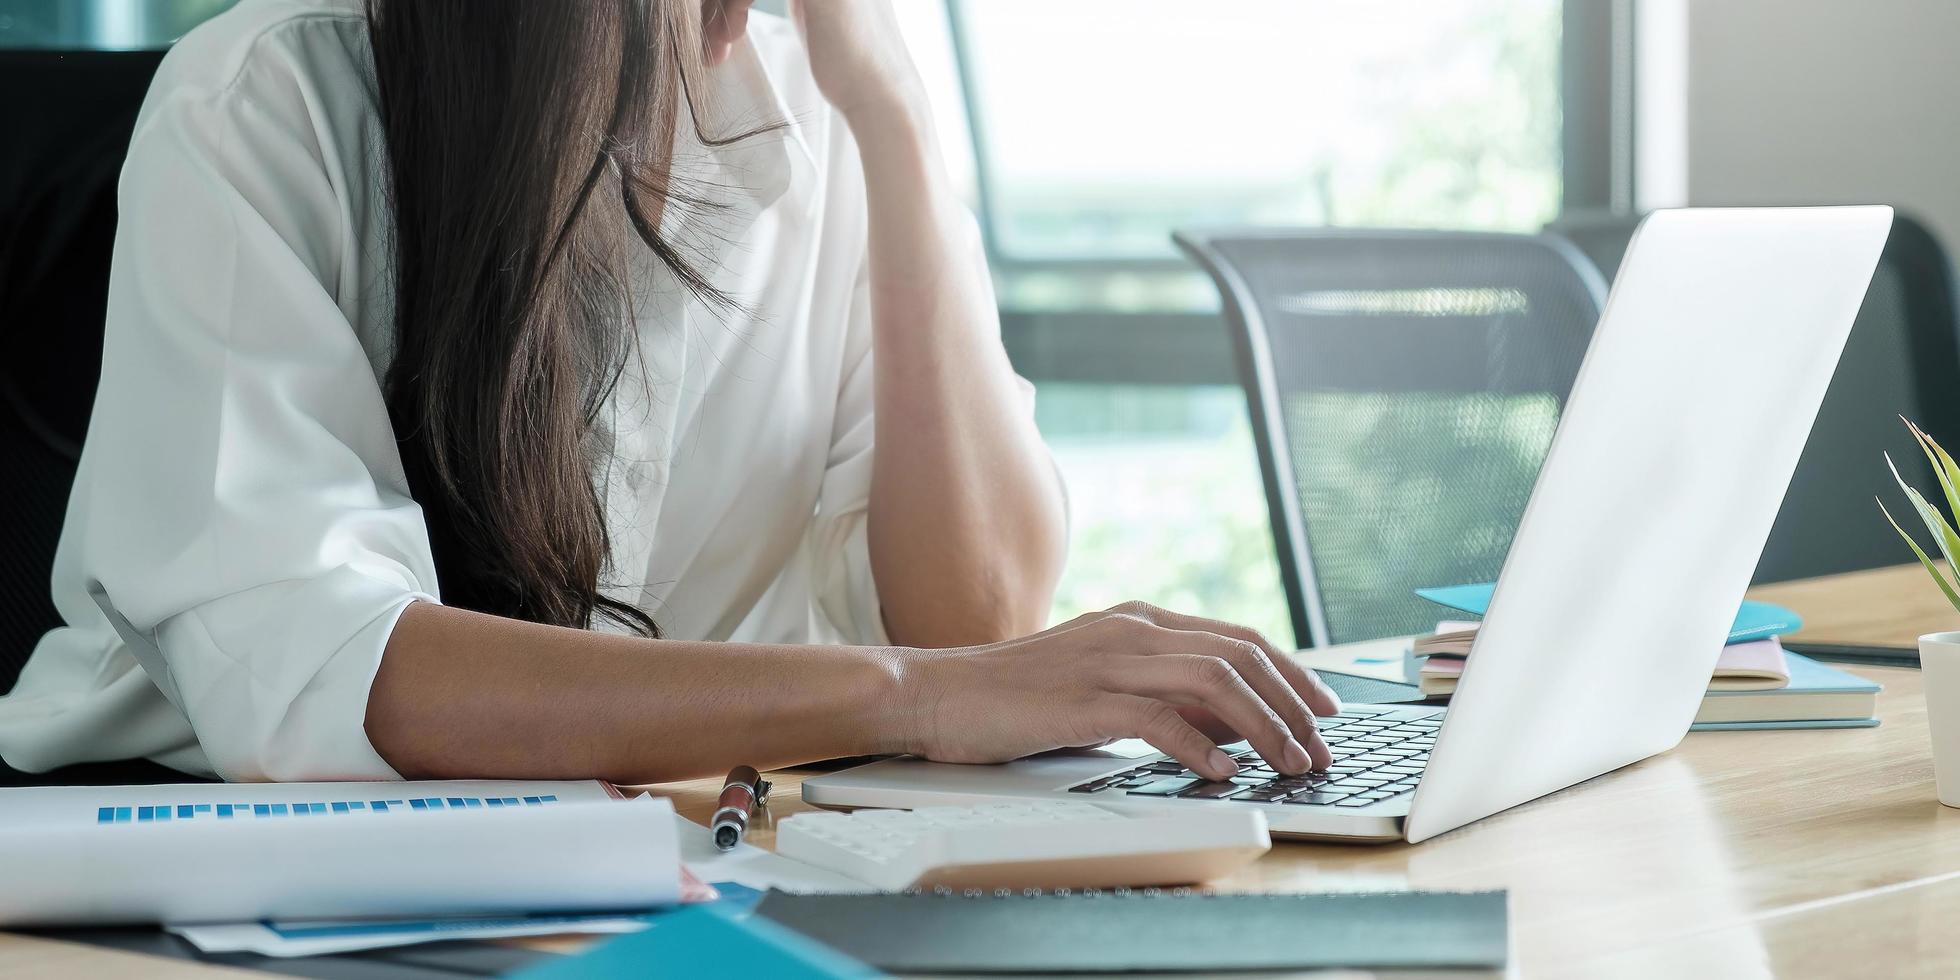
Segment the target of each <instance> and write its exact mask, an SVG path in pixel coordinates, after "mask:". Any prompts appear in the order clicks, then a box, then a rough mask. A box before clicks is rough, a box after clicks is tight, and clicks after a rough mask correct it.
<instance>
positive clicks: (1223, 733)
mask: <svg viewBox="0 0 1960 980" xmlns="http://www.w3.org/2000/svg"><path fill="white" fill-rule="evenodd" d="M914 653H915V655H916V656H915V659H914V661H913V663H912V664H911V665H909V666H908V668H907V679H906V682H905V685H906V689H907V691H908V694H909V696H910V700H911V706H910V709H911V713H912V717H913V723H912V728H913V729H914V732H915V741H916V742H917V745H916V747H915V748H914V751H916V752H917V753H918V754H920V755H923V756H925V757H926V758H929V759H934V760H938V761H942V762H1004V761H1007V760H1009V759H1016V758H1020V757H1022V756H1026V755H1031V754H1034V753H1036V752H1043V751H1047V750H1049V749H1055V748H1062V747H1067V746H1087V745H1098V744H1101V743H1103V742H1107V741H1109V740H1111V739H1118V738H1132V737H1134V738H1141V739H1143V740H1145V741H1147V742H1149V743H1150V744H1151V745H1154V746H1156V747H1157V748H1158V749H1161V750H1162V751H1164V752H1165V753H1166V754H1168V755H1170V756H1172V757H1173V758H1175V759H1177V760H1178V761H1179V762H1182V763H1184V764H1185V765H1186V766H1189V767H1190V768H1191V769H1193V770H1195V771H1196V772H1198V773H1200V774H1202V775H1204V776H1207V777H1209V778H1212V779H1224V778H1227V777H1229V776H1230V775H1231V774H1232V773H1234V772H1236V771H1237V766H1236V764H1234V763H1233V762H1232V760H1231V759H1230V758H1228V757H1227V756H1226V755H1225V754H1224V753H1223V752H1220V751H1219V750H1218V748H1217V746H1218V743H1219V742H1229V741H1233V740H1235V739H1239V738H1243V739H1245V740H1246V741H1248V742H1250V743H1251V744H1252V747H1253V748H1254V749H1255V750H1257V751H1258V752H1259V754H1260V756H1261V757H1263V758H1264V759H1265V760H1266V762H1267V763H1268V764H1269V765H1271V766H1272V767H1273V768H1274V769H1275V770H1277V771H1279V772H1283V773H1289V774H1297V773H1300V772H1304V771H1306V770H1307V769H1309V768H1312V769H1324V768H1326V767H1327V766H1328V765H1329V764H1331V762H1332V756H1331V755H1330V754H1329V752H1328V750H1327V744H1326V742H1324V741H1323V740H1322V739H1321V737H1320V735H1319V733H1318V732H1317V731H1316V730H1315V723H1314V718H1315V716H1316V715H1328V714H1333V713H1334V712H1337V711H1339V710H1340V701H1339V699H1338V698H1336V697H1335V696H1334V694H1333V692H1332V691H1330V690H1328V689H1327V687H1326V685H1324V684H1322V683H1321V682H1320V679H1319V678H1317V677H1315V676H1314V674H1313V672H1312V671H1310V670H1307V669H1306V668H1304V667H1301V666H1300V665H1299V664H1297V663H1295V662H1294V661H1293V660H1292V658H1290V657H1288V656H1287V655H1286V654H1285V653H1283V652H1282V651H1280V650H1279V649H1278V648H1276V647H1274V646H1273V645H1272V644H1271V643H1269V642H1267V641H1266V639H1265V638H1264V637H1261V636H1260V635H1259V634H1258V633H1257V632H1255V631H1253V630H1249V629H1246V628H1244V627H1240V626H1233V625H1231V624H1228V623H1221V622H1218V621H1216V620H1209V619H1200V618H1198V617H1195V616H1184V615H1180V614H1178V613H1173V612H1169V611H1167V610H1163V609H1158V608H1156V607H1154V606H1151V605H1148V604H1145V603H1140V602H1133V603H1125V604H1124V605H1120V606H1117V607H1115V608H1113V609H1109V610H1107V611H1105V612H1099V613H1090V614H1089V615H1086V616H1082V617H1080V618H1078V619H1074V620H1071V621H1069V622H1067V623H1063V624H1062V625H1060V626H1056V627H1054V628H1053V629H1049V630H1047V631H1045V632H1041V633H1036V634H1033V635H1031V636H1026V637H1022V638H1020V639H1016V640H1009V641H1007V642H1004V643H994V644H988V645H985V646H979V647H963V648H956V649H949V650H921V651H915V652H914Z"/></svg>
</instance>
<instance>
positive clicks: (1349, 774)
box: [1068, 707, 1443, 807]
mask: <svg viewBox="0 0 1960 980" xmlns="http://www.w3.org/2000/svg"><path fill="white" fill-rule="evenodd" d="M1392 713H1393V712H1392V711H1390V710H1388V709H1375V708H1367V707H1348V708H1343V709H1342V711H1341V713H1340V714H1338V715H1329V716H1327V717H1325V718H1322V719H1320V720H1319V722H1320V724H1319V727H1320V734H1321V737H1322V738H1325V739H1326V740H1327V746H1328V748H1330V749H1332V750H1333V753H1334V763H1333V765H1330V766H1328V767H1327V770H1326V771H1325V772H1309V773H1304V774H1301V775H1298V776H1284V775H1281V774H1279V773H1277V772H1275V771H1274V770H1273V768H1272V767H1271V766H1268V765H1267V764H1266V763H1265V762H1264V761H1263V760H1261V759H1260V758H1259V753H1257V752H1254V751H1252V749H1251V748H1250V747H1248V746H1247V745H1246V744H1245V743H1244V742H1239V743H1237V744H1234V745H1228V746H1225V747H1224V748H1225V750H1226V752H1227V753H1228V754H1230V755H1231V756H1232V758H1233V760H1234V761H1236V762H1238V764H1239V774H1238V775H1236V776H1233V777H1232V778H1231V779H1230V780H1228V781H1226V782H1222V783H1214V782H1211V781H1210V780H1207V779H1205V778H1204V777H1203V776H1200V775H1198V774H1197V773H1194V772H1192V771H1191V770H1189V769H1186V768H1185V767H1184V765H1183V763H1180V762H1177V761H1176V760H1174V759H1171V758H1169V757H1167V756H1161V755H1160V756H1157V757H1156V758H1155V759H1148V760H1144V761H1143V762H1142V764H1140V765H1138V766H1137V767H1136V768H1134V769H1128V770H1125V771H1123V772H1119V773H1114V774H1111V775H1108V776H1098V777H1097V778H1095V779H1091V780H1089V781H1088V782H1085V783H1079V784H1077V785H1074V786H1070V787H1069V788H1068V791H1069V792H1071V793H1084V794H1089V795H1094V794H1098V793H1108V794H1110V795H1118V794H1121V795H1125V796H1141V797H1159V798H1165V799H1172V798H1175V799H1181V800H1233V801H1236V802H1239V803H1271V804H1288V805H1292V806H1336V807H1363V806H1369V805H1371V804H1374V803H1379V802H1381V801H1383V800H1389V799H1394V798H1395V797H1397V796H1400V795H1402V794H1404V793H1411V792H1414V791H1415V788H1416V780H1418V779H1420V778H1422V768H1423V766H1424V765H1426V764H1428V762H1429V749H1430V747H1431V746H1433V745H1435V744H1436V729H1438V728H1440V727H1442V724H1443V719H1442V718H1441V717H1440V716H1438V717H1431V718H1418V719H1415V720H1413V721H1408V720H1401V719H1392V718H1385V717H1382V716H1384V715H1389V714H1392Z"/></svg>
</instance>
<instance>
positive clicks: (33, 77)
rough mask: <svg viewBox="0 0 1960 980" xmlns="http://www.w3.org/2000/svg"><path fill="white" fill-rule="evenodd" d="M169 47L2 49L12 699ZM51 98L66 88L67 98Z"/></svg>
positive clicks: (1, 378) (6, 587) (2, 427)
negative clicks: (133, 178) (127, 187)
mask: <svg viewBox="0 0 1960 980" xmlns="http://www.w3.org/2000/svg"><path fill="white" fill-rule="evenodd" d="M161 57H162V55H161V54H160V53H159V52H114V53H105V52H33V51H6V52H0V91H6V92H38V93H44V96H43V97H36V98H22V99H7V100H5V108H4V109H3V110H0V132H5V133H6V134H7V150H6V153H5V154H4V155H0V459H4V460H6V472H7V478H6V479H4V480H0V513H4V514H5V515H6V520H4V521H0V691H6V690H9V689H11V688H12V687H13V685H14V679H15V677H16V676H17V675H18V674H19V673H20V667H21V665H22V664H23V663H25V662H26V659H27V655H28V654H29V653H31V652H32V651H33V648H34V644H35V642H36V641H38V640H39V639H40V637H41V635H42V634H43V633H46V632H47V631H48V630H49V629H51V628H53V627H55V626H58V625H60V623H61V620H60V617H59V616H57V615H56V614H55V610H54V605H53V602H52V601H51V600H50V598H49V579H50V575H51V571H52V569H53V566H54V550H55V541H56V539H57V538H58V537H59V536H60V533H61V521H62V516H63V513H64V512H65V510H66V507H67V500H68V488H69V485H70V484H71V483H72V482H73V481H74V477H75V460H76V457H77V456H78V455H79V453H80V451H81V443H82V436H83V433H84V432H86V430H87V428H88V416H89V409H90V406H91V405H93V403H94V398H95V386H96V378H97V374H98V372H99V370H100V367H101V362H102V318H103V310H104V307H105V306H106V304H107V302H108V288H109V285H108V284H109V253H110V249H111V244H112V242H113V240H114V236H115V227H116V178H117V175H118V173H120V171H121V169H122V161H123V157H124V156H125V155H126V154H127V152H128V148H129V137H130V130H131V127H132V126H133V125H134V123H135V120H136V111H137V108H138V107H139V106H140V105H141V104H142V100H143V95H144V92H145V91H146V90H147V89H148V88H149V84H150V78H151V77H152V76H153V75H154V74H155V73H156V67H157V63H158V61H159V60H160V59H161ZM46 93H59V95H58V97H57V96H53V95H46Z"/></svg>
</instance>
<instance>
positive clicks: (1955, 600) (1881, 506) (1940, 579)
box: [1872, 497, 1960, 610]
mask: <svg viewBox="0 0 1960 980" xmlns="http://www.w3.org/2000/svg"><path fill="white" fill-rule="evenodd" d="M1872 499H1873V500H1877V502H1878V510H1879V513H1882V514H1884V515H1885V519H1886V520H1888V521H1891V522H1892V530H1894V531H1897V532H1899V537H1901V538H1904V539H1905V542H1906V547H1908V548H1911V549H1912V553H1913V554H1915V555H1918V556H1919V563H1920V564H1921V565H1924V566H1926V574H1928V575H1931V576H1932V577H1933V581H1934V582H1936V583H1938V585H1939V587H1940V591H1941V592H1944V593H1946V601H1947V603H1948V604H1950V605H1952V606H1953V608H1954V609H1956V610H1960V593H1956V592H1954V591H1953V586H1952V585H1951V584H1949V583H1948V582H1947V580H1946V576H1944V575H1941V574H1940V567H1939V566H1938V565H1935V564H1933V560H1932V559H1931V558H1928V557H1926V552H1925V549H1922V548H1921V547H1919V542H1917V541H1914V540H1913V539H1912V535H1910V534H1907V533H1906V529H1905V528H1902V527H1900V526H1899V522H1898V521H1897V520H1896V519H1894V518H1893V517H1892V512H1891V511H1889V510H1886V509H1885V501H1883V500H1878V498H1876V497H1874V498H1872Z"/></svg>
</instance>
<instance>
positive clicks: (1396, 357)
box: [1174, 229, 1604, 645]
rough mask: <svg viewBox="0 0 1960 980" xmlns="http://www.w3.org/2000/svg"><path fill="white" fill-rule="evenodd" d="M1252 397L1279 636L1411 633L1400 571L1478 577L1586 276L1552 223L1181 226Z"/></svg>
mask: <svg viewBox="0 0 1960 980" xmlns="http://www.w3.org/2000/svg"><path fill="white" fill-rule="evenodd" d="M1174 237H1175V238H1176V241H1177V243H1178V245H1179V246H1180V247H1182V248H1183V249H1184V250H1185V251H1186V252H1187V253H1188V254H1190V255H1191V256H1192V257H1193V258H1194V259H1196V260H1197V261H1198V262H1199V263H1200V264H1201V265H1202V266H1204V268H1205V269H1206V270H1207V271H1208V272H1210V273H1211V275H1212V277H1213V279H1214V280H1216V282H1217V283H1218V287H1219V291H1220V293H1221V294H1222V295H1223V298H1224V308H1225V317H1226V320H1227V323H1228V326H1229V328H1230V333H1231V334H1232V337H1233V340H1234V344H1235V347H1236V349H1237V355H1238V359H1239V366H1240V378H1241V381H1242V382H1243V383H1244V386H1245V388H1246V394H1247V399H1248V404H1249V406H1250V408H1251V415H1252V423H1253V435H1254V439H1255V442H1256V443H1257V446H1258V451H1259V456H1260V469H1261V472H1262V474H1263V475H1264V477H1265V481H1266V496H1267V502H1268V505H1269V509H1270V511H1271V516H1272V523H1273V528H1274V533H1275V538H1276V543H1277V548H1276V550H1277V553H1278V556H1279V563H1280V573H1281V578H1282V580H1283V585H1284V587H1285V590H1286V594H1287V600H1288V604H1289V606H1290V607H1291V612H1292V615H1293V623H1294V631H1295V634H1296V637H1295V639H1296V641H1297V642H1299V643H1301V644H1303V645H1304V644H1309V643H1311V644H1313V645H1321V644H1326V643H1340V642H1348V641H1352V640H1362V639H1370V638H1375V637H1382V636H1394V635H1398V634H1405V633H1414V632H1420V631H1424V630H1427V629H1429V628H1431V627H1433V626H1434V625H1435V623H1436V621H1437V619H1439V618H1441V617H1440V615H1439V613H1440V610H1439V609H1438V608H1437V607H1435V606H1432V605H1431V604H1429V603H1427V602H1425V601H1423V600H1421V599H1418V598H1416V597H1415V596H1414V595H1412V594H1411V592H1412V590H1413V589H1416V588H1420V587H1423V586H1433V585H1453V584H1461V583H1468V582H1479V581H1490V580H1492V579H1495V578H1496V576H1497V573H1498V571H1499V569H1500V568H1502V566H1503V562H1504V556H1505V553H1506V552H1507V551H1508V549H1509V547H1510V543H1511V538H1512V535H1513V534H1514V533H1515V532H1516V530H1517V524H1518V520H1519V518H1520V517H1521V516H1522V514H1523V511H1524V505H1525V501H1526V500H1527V499H1528V498H1529V497H1530V495H1531V488H1532V484H1533V482H1534V481H1535V480H1536V479H1537V473H1538V467H1539V464H1540V463H1541V462H1542V461H1543V458H1544V453H1545V450H1546V449H1547V447H1548V446H1549V445H1550V442H1551V437H1552V432H1553V430H1554V429H1555V428H1556V426H1557V423H1558V418H1559V413H1560V412H1561V411H1562V409H1563V407H1564V404H1565V399H1566V396H1567V394H1568V393H1569V392H1570V390H1571V386H1572V380H1573V378H1574V377H1575V376H1576V375H1577V373H1578V368H1579V361H1580V359H1581V358H1582V357H1584V355H1585V351H1586V346H1587V344H1588V342H1589V341H1590V340H1591V338H1592V329H1593V326H1594V325H1595V324H1596V323H1597V322H1598V320H1599V312H1600V307H1601V303H1602V297H1603V294H1604V288H1603V285H1602V283H1601V281H1600V279H1599V276H1598V274H1597V273H1596V272H1595V271H1594V269H1593V267H1592V265H1591V263H1589V262H1588V261H1586V259H1585V258H1584V257H1583V256H1581V255H1579V254H1578V253H1576V252H1575V251H1573V249H1572V247H1571V245H1569V244H1567V243H1566V242H1565V241H1563V240H1561V239H1556V238H1548V237H1540V236H1530V235H1500V234H1478V233H1469V232H1430V231H1345V230H1339V231H1337V230H1326V229H1310V230H1278V229H1259V230H1245V231H1223V232H1188V231H1187V232H1179V233H1178V234H1177V235H1176V236H1174Z"/></svg>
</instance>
